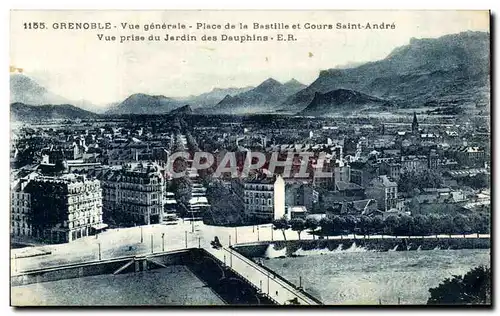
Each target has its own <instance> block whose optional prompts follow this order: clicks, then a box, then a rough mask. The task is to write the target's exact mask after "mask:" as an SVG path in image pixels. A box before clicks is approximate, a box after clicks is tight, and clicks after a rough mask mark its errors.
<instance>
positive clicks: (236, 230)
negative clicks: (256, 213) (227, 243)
mask: <svg viewBox="0 0 500 316" xmlns="http://www.w3.org/2000/svg"><path fill="white" fill-rule="evenodd" d="M234 243H235V244H237V243H238V227H234Z"/></svg>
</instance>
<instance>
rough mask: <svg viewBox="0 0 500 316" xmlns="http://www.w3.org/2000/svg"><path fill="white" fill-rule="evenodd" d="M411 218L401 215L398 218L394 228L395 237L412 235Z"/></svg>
mask: <svg viewBox="0 0 500 316" xmlns="http://www.w3.org/2000/svg"><path fill="white" fill-rule="evenodd" d="M413 230H414V229H413V217H411V216H408V215H402V216H400V217H399V222H398V225H397V226H396V230H395V232H396V235H401V236H411V235H413Z"/></svg>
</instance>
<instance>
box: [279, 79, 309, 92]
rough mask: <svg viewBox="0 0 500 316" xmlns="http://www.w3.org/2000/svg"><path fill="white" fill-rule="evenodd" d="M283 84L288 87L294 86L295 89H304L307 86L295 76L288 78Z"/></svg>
mask: <svg viewBox="0 0 500 316" xmlns="http://www.w3.org/2000/svg"><path fill="white" fill-rule="evenodd" d="M284 86H286V87H289V88H296V89H304V88H305V87H307V86H306V85H305V84H303V83H302V82H300V81H298V80H297V79H295V78H292V79H290V80H288V81H287V82H285V84H284Z"/></svg>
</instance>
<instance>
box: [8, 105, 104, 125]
mask: <svg viewBox="0 0 500 316" xmlns="http://www.w3.org/2000/svg"><path fill="white" fill-rule="evenodd" d="M97 117H99V115H98V114H96V113H93V112H89V111H86V110H83V109H81V108H78V107H76V106H73V105H70V104H57V105H53V104H44V105H28V104H24V103H20V102H15V103H12V104H11V105H10V118H11V120H12V121H46V120H53V119H63V120H67V119H70V120H74V119H95V118H97Z"/></svg>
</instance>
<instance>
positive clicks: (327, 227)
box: [319, 216, 338, 236]
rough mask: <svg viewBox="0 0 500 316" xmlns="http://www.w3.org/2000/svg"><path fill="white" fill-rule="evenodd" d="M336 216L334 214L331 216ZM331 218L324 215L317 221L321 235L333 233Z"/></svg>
mask: <svg viewBox="0 0 500 316" xmlns="http://www.w3.org/2000/svg"><path fill="white" fill-rule="evenodd" d="M335 217H338V216H334V217H333V218H335ZM333 218H330V217H324V218H322V219H321V220H320V221H319V225H320V226H321V234H322V235H326V236H329V235H332V234H333Z"/></svg>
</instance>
